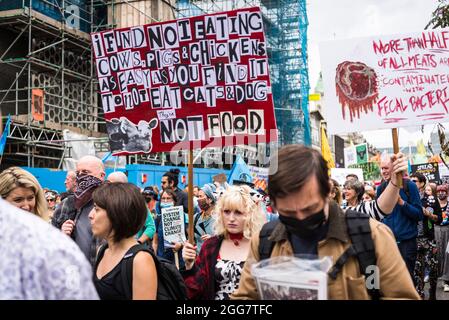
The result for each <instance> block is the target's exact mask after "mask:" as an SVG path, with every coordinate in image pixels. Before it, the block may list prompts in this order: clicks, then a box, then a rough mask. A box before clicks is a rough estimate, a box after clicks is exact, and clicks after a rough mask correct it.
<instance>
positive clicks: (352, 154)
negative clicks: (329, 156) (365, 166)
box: [344, 146, 357, 167]
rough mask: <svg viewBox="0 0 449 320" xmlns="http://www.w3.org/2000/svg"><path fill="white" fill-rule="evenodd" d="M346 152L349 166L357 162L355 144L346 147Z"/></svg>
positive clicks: (346, 161)
mask: <svg viewBox="0 0 449 320" xmlns="http://www.w3.org/2000/svg"><path fill="white" fill-rule="evenodd" d="M344 154H345V166H346V167H348V166H349V165H351V164H357V154H356V150H355V147H354V146H352V147H347V148H345V149H344Z"/></svg>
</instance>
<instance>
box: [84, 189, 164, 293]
mask: <svg viewBox="0 0 449 320" xmlns="http://www.w3.org/2000/svg"><path fill="white" fill-rule="evenodd" d="M93 202H94V206H93V209H92V211H91V212H90V213H89V219H90V223H91V226H92V233H93V235H94V236H95V237H98V238H101V239H104V240H106V241H107V244H105V245H104V246H102V247H100V249H99V251H98V255H97V260H96V263H95V267H94V284H95V287H96V289H97V292H98V295H99V296H100V298H101V299H102V300H131V299H132V300H154V299H156V294H157V272H156V265H155V262H154V260H153V257H152V256H151V254H150V253H149V252H146V251H145V250H142V249H143V247H144V246H142V245H141V244H139V243H138V242H137V240H136V239H135V234H136V233H137V232H138V231H139V229H141V228H142V226H143V225H144V223H145V218H146V216H147V206H146V204H145V200H144V198H143V197H142V195H141V194H140V190H139V189H138V188H137V187H136V186H134V185H132V184H130V183H108V184H105V185H103V186H101V187H99V188H97V189H96V190H95V191H94V193H93ZM125 259H132V261H133V263H132V277H130V278H131V282H130V283H129V284H128V283H126V282H125V281H123V278H124V275H123V272H124V270H126V268H123V267H122V264H123V263H124V261H125Z"/></svg>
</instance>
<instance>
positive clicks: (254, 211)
mask: <svg viewBox="0 0 449 320" xmlns="http://www.w3.org/2000/svg"><path fill="white" fill-rule="evenodd" d="M250 192H251V188H250V187H248V186H245V185H243V186H232V187H229V188H228V189H227V190H226V192H225V193H224V194H223V195H222V196H221V197H220V199H219V200H218V203H217V205H216V207H215V216H216V219H215V226H214V227H215V234H217V235H219V236H220V235H223V236H225V237H226V236H227V235H228V232H227V231H226V228H225V225H224V222H223V212H224V211H225V210H230V211H234V210H238V211H240V212H241V213H243V214H244V215H245V225H244V227H243V236H244V237H245V238H247V239H251V237H252V236H253V235H254V234H256V233H258V232H259V231H260V229H261V228H262V226H263V224H264V222H265V217H264V213H263V211H262V209H261V207H260V206H258V205H257V204H256V203H255V202H254V200H253V199H252V198H251V195H250Z"/></svg>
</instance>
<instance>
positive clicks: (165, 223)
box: [161, 206, 186, 242]
mask: <svg viewBox="0 0 449 320" xmlns="http://www.w3.org/2000/svg"><path fill="white" fill-rule="evenodd" d="M161 211H162V230H163V232H164V240H165V241H168V242H185V241H186V235H185V226H184V210H183V207H182V206H177V207H171V208H162V209H161Z"/></svg>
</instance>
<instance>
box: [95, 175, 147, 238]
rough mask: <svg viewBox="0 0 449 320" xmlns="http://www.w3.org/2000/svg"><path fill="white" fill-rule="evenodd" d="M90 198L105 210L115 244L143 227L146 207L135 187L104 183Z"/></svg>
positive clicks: (118, 183) (129, 184) (119, 183)
mask: <svg viewBox="0 0 449 320" xmlns="http://www.w3.org/2000/svg"><path fill="white" fill-rule="evenodd" d="M92 198H93V200H94V203H95V204H96V205H97V206H99V207H100V208H102V209H104V210H106V214H107V215H108V218H109V220H110V221H111V225H112V230H114V241H115V242H119V241H120V240H123V239H126V238H129V237H132V236H134V235H135V234H136V233H137V232H138V231H139V230H140V229H142V227H143V226H144V224H145V220H146V218H147V205H146V203H145V199H144V197H142V195H141V193H140V190H139V188H137V187H136V186H135V185H133V184H131V183H122V182H117V183H106V184H104V185H102V186H100V187H98V188H97V189H96V190H95V191H94V193H93V195H92Z"/></svg>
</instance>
